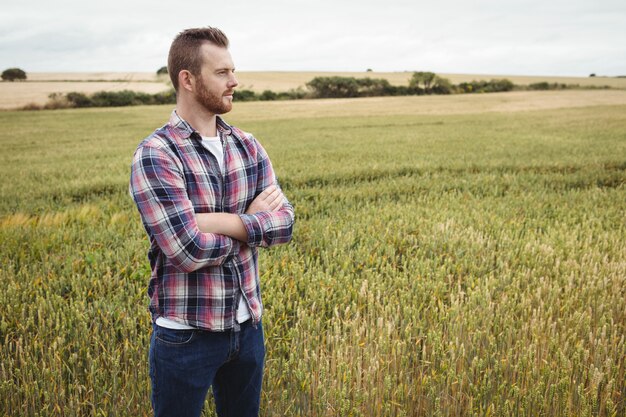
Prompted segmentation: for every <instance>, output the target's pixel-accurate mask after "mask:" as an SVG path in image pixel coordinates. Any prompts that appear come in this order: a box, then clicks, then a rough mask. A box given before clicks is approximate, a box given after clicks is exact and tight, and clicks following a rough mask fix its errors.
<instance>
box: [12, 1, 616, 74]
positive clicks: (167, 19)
mask: <svg viewBox="0 0 626 417" xmlns="http://www.w3.org/2000/svg"><path fill="white" fill-rule="evenodd" d="M622 3H623V2H622V1H621V0H620V1H618V0H596V1H595V2H589V1H582V0H570V1H565V0H553V1H551V2H544V1H543V0H541V1H540V0H524V1H522V0H508V1H506V2H502V1H501V0H477V1H474V2H466V1H461V0H440V1H439V2H436V3H421V2H415V1H413V0H387V1H386V2H385V3H384V4H381V3H380V2H379V1H373V0H361V1H356V0H352V1H350V0H347V1H342V2H339V1H336V0H332V1H331V0H318V1H317V2H309V1H304V0H267V1H265V2H248V3H245V4H244V3H243V2H230V3H223V4H220V5H219V7H217V6H216V4H215V3H212V2H210V1H200V0H190V1H188V2H185V3H181V5H180V6H176V7H177V8H176V9H174V6H172V5H171V4H164V3H158V2H156V3H155V2H148V1H146V0H140V1H133V2H122V1H120V0H110V1H109V2H108V3H97V2H83V1H81V2H79V1H75V0H55V1H54V2H53V4H50V2H49V1H47V2H44V0H23V2H21V3H20V4H17V2H14V3H11V4H9V5H8V6H7V8H6V9H5V10H3V14H2V16H0V66H3V67H8V66H19V67H23V68H25V69H26V70H27V71H155V70H156V69H157V68H159V67H161V66H162V65H164V63H165V62H166V55H167V51H168V49H169V44H170V42H171V40H172V39H173V37H174V36H175V35H176V34H177V33H178V32H179V31H181V30H183V29H185V28H189V27H198V26H207V25H212V26H218V27H220V28H222V29H224V30H225V31H226V33H227V34H228V35H229V37H230V38H231V52H232V54H233V57H234V59H235V64H236V65H237V68H238V70H240V71H241V70H243V71H245V70H248V71H249V70H292V71H302V70H329V71H343V70H346V71H348V70H349V71H363V70H365V69H367V68H373V69H375V70H379V71H404V70H409V71H410V70H418V69H419V70H432V71H436V72H457V73H459V72H466V73H489V74H494V73H501V74H519V73H523V74H529V75H587V74H588V73H590V72H596V73H598V74H605V75H617V74H624V73H626V54H624V50H623V49H624V48H623V46H622V43H623V42H622V40H623V39H625V38H626V25H624V24H623V22H624V21H626V6H625V5H622Z"/></svg>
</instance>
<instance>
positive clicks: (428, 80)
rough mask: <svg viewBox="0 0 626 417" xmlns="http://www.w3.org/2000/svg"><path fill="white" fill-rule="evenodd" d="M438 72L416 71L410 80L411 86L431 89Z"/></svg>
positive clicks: (426, 89)
mask: <svg viewBox="0 0 626 417" xmlns="http://www.w3.org/2000/svg"><path fill="white" fill-rule="evenodd" d="M435 77H437V74H435V73H434V72H430V71H418V72H414V73H413V76H412V77H411V80H410V81H409V87H412V88H416V87H419V88H423V89H424V90H425V91H430V89H431V87H432V83H433V81H435Z"/></svg>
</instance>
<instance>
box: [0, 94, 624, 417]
mask: <svg viewBox="0 0 626 417" xmlns="http://www.w3.org/2000/svg"><path fill="white" fill-rule="evenodd" d="M451 99H452V98H451ZM311 105H312V106H314V105H315V106H319V105H320V104H319V103H316V104H315V103H314V104H311ZM346 105H349V102H347V103H346ZM239 106H249V107H246V108H247V109H250V110H253V109H254V107H253V106H263V103H246V104H239ZM259 108H260V107H259ZM287 108H288V107H287ZM170 110H171V109H170V108H169V107H163V106H154V107H137V108H124V109H106V110H103V109H89V110H62V111H46V112H2V113H0V121H1V122H2V126H3V129H2V131H1V132H0V145H1V146H2V155H1V156H0V175H1V178H2V182H1V188H0V198H1V200H0V286H1V287H2V291H1V292H0V306H2V308H1V309H0V415H7V416H18V415H24V416H65V415H93V416H100V415H107V416H108V415H111V416H126V415H127V416H141V415H150V412H151V409H150V385H149V377H148V364H147V350H148V343H149V332H150V318H149V315H148V312H147V296H146V286H147V282H148V276H149V268H148V265H147V257H146V251H147V246H148V243H147V239H146V237H145V232H144V230H143V229H142V226H141V224H140V220H139V216H138V214H137V212H136V209H135V207H134V205H133V203H132V201H131V199H130V197H129V195H128V191H127V184H128V174H129V165H130V159H131V156H132V152H133V150H134V148H135V147H136V145H137V144H138V142H139V141H140V140H141V138H143V137H145V136H147V135H148V134H149V133H150V132H151V131H152V130H153V129H155V128H156V127H158V126H160V125H161V124H163V123H164V122H165V121H166V119H167V117H168V114H169V111H170ZM227 120H229V121H230V122H232V123H233V124H235V125H237V126H239V127H241V128H242V129H244V130H246V131H250V132H253V133H254V134H255V136H256V137H258V138H259V140H260V141H261V142H262V143H263V144H264V146H265V148H266V149H267V151H268V153H269V154H270V157H271V158H272V162H273V165H274V167H275V170H276V172H277V175H278V177H279V180H280V181H281V184H282V187H283V189H284V191H285V193H286V194H287V196H288V197H289V199H290V200H291V201H292V203H293V204H294V206H295V209H296V217H297V220H296V227H295V233H294V238H293V241H292V242H291V243H290V244H289V245H286V246H282V247H277V248H272V249H270V250H266V251H263V252H262V254H261V265H260V269H261V275H262V286H263V300H264V304H265V307H266V310H265V316H264V319H263V320H264V327H265V331H266V341H267V347H268V353H267V362H266V372H265V379H264V390H263V398H262V415H264V416H419V415H434V416H437V415H440V416H448V415H463V416H465V415H476V416H483V415H493V416H505V415H522V416H537V415H544V416H569V415H577V416H596V415H602V416H623V415H626V362H625V361H626V359H625V358H626V341H625V337H626V336H625V335H626V239H625V236H626V222H625V221H624V219H626V204H625V201H626V192H625V191H626V189H625V188H626V106H601V107H586V108H576V109H558V110H549V111H541V112H539V111H535V112H533V111H523V112H517V113H477V114H464V115H419V114H416V115H413V116H412V115H406V114H405V115H398V116H386V117H382V116H372V115H367V116H365V115H364V116H359V115H358V114H355V115H352V116H349V117H341V118H339V117H336V118H333V117H316V116H315V112H314V111H312V112H311V115H310V116H309V117H303V116H298V118H289V115H288V111H287V112H286V113H285V118H283V119H276V118H274V120H259V119H248V118H246V117H245V114H242V113H234V114H233V115H232V117H227ZM205 414H206V415H214V411H213V409H212V407H211V406H210V405H208V407H207V410H206V412H205Z"/></svg>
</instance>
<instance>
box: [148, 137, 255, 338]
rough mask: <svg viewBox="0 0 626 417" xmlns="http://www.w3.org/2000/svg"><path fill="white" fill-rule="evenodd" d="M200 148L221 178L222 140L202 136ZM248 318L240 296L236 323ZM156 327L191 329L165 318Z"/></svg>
mask: <svg viewBox="0 0 626 417" xmlns="http://www.w3.org/2000/svg"><path fill="white" fill-rule="evenodd" d="M202 146H204V147H205V148H206V149H207V150H208V151H209V152H211V153H212V154H213V156H215V158H216V159H217V163H218V164H219V166H220V171H221V173H222V176H223V175H224V148H223V147H222V140H221V139H220V137H219V136H212V137H211V136H202ZM250 317H252V316H251V315H250V310H249V309H248V305H247V304H246V300H245V298H244V296H243V293H242V294H241V297H239V305H238V306H237V323H243V322H244V321H246V320H248V319H249V318H250ZM156 324H157V326H161V327H166V328H168V329H176V330H190V329H193V327H191V326H187V325H186V324H181V323H178V322H176V321H174V320H170V319H168V318H165V317H157V319H156Z"/></svg>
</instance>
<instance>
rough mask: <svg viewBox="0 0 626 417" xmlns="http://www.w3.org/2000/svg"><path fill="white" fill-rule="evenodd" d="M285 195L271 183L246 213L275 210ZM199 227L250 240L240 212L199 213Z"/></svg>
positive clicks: (281, 203)
mask: <svg viewBox="0 0 626 417" xmlns="http://www.w3.org/2000/svg"><path fill="white" fill-rule="evenodd" d="M284 199H285V196H284V195H283V193H282V191H280V190H279V189H278V187H276V186H275V185H270V186H269V187H267V188H266V189H265V190H263V192H261V194H259V195H258V196H256V198H255V199H254V200H253V201H252V203H250V206H249V207H248V209H247V210H246V212H245V214H257V213H260V212H264V211H265V212H274V211H278V210H280V209H281V208H282V207H283V201H284ZM196 221H197V222H198V229H200V231H201V232H203V233H217V234H220V235H225V236H228V237H231V238H233V239H237V240H239V241H241V242H243V243H246V242H248V237H249V236H248V231H247V230H246V227H245V225H244V223H243V221H242V220H241V217H240V216H239V215H238V214H233V213H197V214H196Z"/></svg>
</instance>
